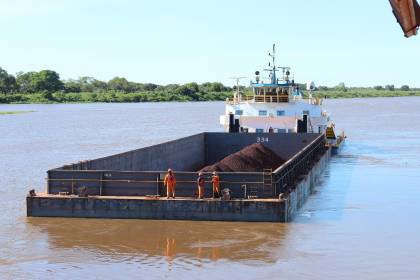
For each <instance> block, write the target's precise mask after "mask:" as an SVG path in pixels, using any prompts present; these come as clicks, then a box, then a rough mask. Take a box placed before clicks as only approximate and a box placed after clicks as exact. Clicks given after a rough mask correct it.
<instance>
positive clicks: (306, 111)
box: [302, 110, 310, 116]
mask: <svg viewBox="0 0 420 280" xmlns="http://www.w3.org/2000/svg"><path fill="white" fill-rule="evenodd" d="M309 113H310V112H309V111H308V110H303V111H302V115H307V116H309Z"/></svg>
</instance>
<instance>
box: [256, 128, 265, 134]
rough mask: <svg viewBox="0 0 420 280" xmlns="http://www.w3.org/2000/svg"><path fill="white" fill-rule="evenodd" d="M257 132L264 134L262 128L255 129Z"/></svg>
mask: <svg viewBox="0 0 420 280" xmlns="http://www.w3.org/2000/svg"><path fill="white" fill-rule="evenodd" d="M255 132H256V133H263V132H264V129H262V128H257V129H255Z"/></svg>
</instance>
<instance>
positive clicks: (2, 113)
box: [0, 111, 35, 115]
mask: <svg viewBox="0 0 420 280" xmlns="http://www.w3.org/2000/svg"><path fill="white" fill-rule="evenodd" d="M32 112H35V111H0V115H15V114H25V113H32Z"/></svg>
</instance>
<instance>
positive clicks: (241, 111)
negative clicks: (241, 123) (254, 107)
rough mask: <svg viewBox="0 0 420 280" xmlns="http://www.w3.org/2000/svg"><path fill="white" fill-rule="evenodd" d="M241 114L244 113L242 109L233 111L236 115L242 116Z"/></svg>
mask: <svg viewBox="0 0 420 280" xmlns="http://www.w3.org/2000/svg"><path fill="white" fill-rule="evenodd" d="M243 114H244V111H243V110H236V111H235V115H237V116H242V115H243Z"/></svg>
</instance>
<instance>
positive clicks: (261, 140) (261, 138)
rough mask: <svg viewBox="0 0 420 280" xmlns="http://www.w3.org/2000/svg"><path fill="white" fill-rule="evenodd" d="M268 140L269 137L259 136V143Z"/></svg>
mask: <svg viewBox="0 0 420 280" xmlns="http://www.w3.org/2000/svg"><path fill="white" fill-rule="evenodd" d="M265 142H268V137H257V143H265Z"/></svg>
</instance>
